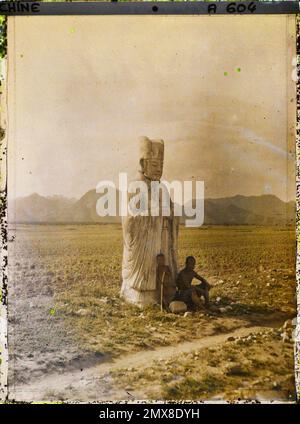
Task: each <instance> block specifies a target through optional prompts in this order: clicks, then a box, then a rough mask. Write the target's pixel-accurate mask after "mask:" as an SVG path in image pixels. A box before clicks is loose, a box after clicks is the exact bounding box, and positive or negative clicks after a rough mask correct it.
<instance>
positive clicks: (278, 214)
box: [8, 190, 295, 225]
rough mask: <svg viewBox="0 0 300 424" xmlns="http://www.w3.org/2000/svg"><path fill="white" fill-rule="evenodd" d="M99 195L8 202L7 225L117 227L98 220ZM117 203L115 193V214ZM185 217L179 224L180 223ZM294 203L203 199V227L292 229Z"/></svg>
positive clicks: (112, 219)
mask: <svg viewBox="0 0 300 424" xmlns="http://www.w3.org/2000/svg"><path fill="white" fill-rule="evenodd" d="M100 196H101V195H100V194H98V193H96V191H95V190H90V191H88V192H87V193H85V194H84V195H83V196H82V197H81V198H80V199H79V200H74V199H67V198H65V197H62V196H52V197H44V196H40V195H38V194H32V195H30V196H27V197H23V198H18V199H16V200H14V201H12V202H9V211H8V214H9V222H18V223H117V222H120V221H121V219H120V217H119V216H116V217H109V216H106V217H100V216H98V214H97V211H96V203H97V200H98V199H99V197H100ZM118 208H119V199H118V193H117V210H118ZM185 219H186V217H185V216H183V217H182V219H181V222H184V220H185ZM294 222H295V202H287V203H286V202H283V201H282V200H280V199H278V197H276V196H274V195H262V196H241V195H237V196H233V197H225V198H218V199H206V200H205V204H204V224H205V225H293V224H294Z"/></svg>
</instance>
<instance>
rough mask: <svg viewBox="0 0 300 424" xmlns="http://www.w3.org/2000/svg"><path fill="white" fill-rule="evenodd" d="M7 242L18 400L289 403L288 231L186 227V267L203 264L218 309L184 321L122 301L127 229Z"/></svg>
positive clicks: (43, 228)
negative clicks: (190, 260) (190, 261)
mask: <svg viewBox="0 0 300 424" xmlns="http://www.w3.org/2000/svg"><path fill="white" fill-rule="evenodd" d="M9 240H10V242H9V255H10V256H9V258H10V261H9V329H10V333H9V348H10V358H11V367H10V393H11V397H13V398H15V399H17V400H21V399H25V400H51V399H52V400H53V399H56V400H57V399H62V400H64V399H73V400H74V399H76V400H95V399H98V400H99V399H110V400H112V399H128V398H132V397H134V398H140V399H141V398H152V399H158V398H159V399H181V398H185V399H211V398H218V396H219V398H221V399H233V398H235V397H236V398H238V397H240V398H245V399H257V398H258V397H259V398H260V399H265V398H266V399H293V397H294V395H295V390H294V383H293V378H292V376H293V346H292V343H291V337H290V335H291V334H290V333H291V323H286V324H285V328H282V325H283V324H284V322H286V321H287V320H288V319H291V318H293V317H294V316H295V315H296V312H295V311H296V309H295V308H296V298H295V272H294V269H295V234H294V231H293V230H292V229H287V228H280V227H274V228H266V227H204V228H199V229H187V228H184V227H181V228H180V238H179V246H180V250H179V266H180V267H182V266H183V264H184V259H185V257H186V256H187V255H194V256H195V257H196V259H197V265H196V270H197V272H198V273H200V274H201V275H203V276H204V277H205V278H206V279H207V280H208V281H210V282H211V283H212V285H213V286H214V288H213V289H212V291H211V295H212V300H213V303H215V304H216V305H218V306H219V307H221V311H222V312H221V313H220V314H217V313H209V312H207V311H206V310H204V309H203V310H200V311H198V312H196V313H193V314H191V315H188V316H187V317H183V316H178V315H173V314H168V313H165V312H163V313H162V312H160V310H159V308H158V307H152V308H147V309H146V310H144V311H141V310H139V309H138V308H136V307H134V306H132V305H128V304H126V303H125V302H124V301H123V300H122V299H120V297H119V291H120V284H121V258H122V230H121V227H120V226H119V225H49V226H47V225H18V226H17V227H15V228H11V229H10V231H9ZM252 330H253V331H252ZM232 334H234V337H233V339H234V340H231V341H228V340H227V339H228V338H229V339H230V336H231V335H232ZM256 334H257V335H256ZM272 352H274V355H273V356H272V355H271V353H272ZM181 355H184V356H181ZM270 355H271V356H272V358H273V359H272V361H273V362H272V361H270V357H269V356H270ZM230 358H231V359H230ZM145 361H146V362H145ZM271 362H272V365H270V364H271ZM128 364H129V365H128ZM162 364H163V366H162ZM230 367H231V368H232V369H233V371H232V369H231V368H230ZM230 370H231V371H230ZM78 373H79V374H78ZM165 374H167V375H165ZM103 376H104V377H105V378H104V380H103V378H102V380H101V377H103ZM77 377H78V378H77ZM81 380H83V381H84V383H83V382H82V381H81ZM100 380H101V381H102V382H101V384H102V385H101V387H100V386H99V384H100V383H99V382H100ZM103 381H105V384H104V383H103ZM149 386H151V387H150V389H149Z"/></svg>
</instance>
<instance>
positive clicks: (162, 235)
mask: <svg viewBox="0 0 300 424" xmlns="http://www.w3.org/2000/svg"><path fill="white" fill-rule="evenodd" d="M146 182H147V184H148V190H149V191H148V192H149V193H150V181H149V180H148V181H147V180H146ZM149 198H150V194H149ZM160 202H161V198H160ZM148 208H149V209H148V216H145V215H142V214H137V215H136V216H127V217H125V218H124V219H123V222H122V226H123V243H124V245H123V248H124V250H123V264H122V279H123V282H122V288H121V295H122V296H123V297H124V298H125V299H126V300H128V301H130V302H132V303H135V304H137V305H139V306H146V305H148V304H152V303H155V302H157V301H158V300H159V287H157V281H156V268H157V266H156V256H157V255H158V253H160V252H161V253H164V255H165V263H166V265H168V266H169V267H170V270H171V274H172V279H173V281H174V282H175V279H176V275H177V240H178V224H179V220H178V218H177V217H174V208H173V203H172V202H171V200H170V210H171V213H170V216H162V212H161V208H159V211H160V212H159V216H151V211H150V202H149V206H148Z"/></svg>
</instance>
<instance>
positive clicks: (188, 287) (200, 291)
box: [176, 256, 211, 309]
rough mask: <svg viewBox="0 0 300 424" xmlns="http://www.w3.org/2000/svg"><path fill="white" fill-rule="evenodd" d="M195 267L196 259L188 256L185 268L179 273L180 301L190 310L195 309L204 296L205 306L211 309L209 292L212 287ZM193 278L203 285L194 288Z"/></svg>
mask: <svg viewBox="0 0 300 424" xmlns="http://www.w3.org/2000/svg"><path fill="white" fill-rule="evenodd" d="M195 265H196V260H195V258H194V257H193V256H188V257H187V258H186V260H185V268H184V269H182V270H181V271H180V272H179V274H178V277H177V281H176V286H177V289H178V297H179V300H182V301H183V302H184V303H186V305H187V307H188V308H189V309H194V308H195V306H199V304H200V298H201V297H202V296H203V297H204V302H205V303H204V304H205V306H206V307H209V290H210V289H211V286H210V284H209V283H208V282H207V281H206V280H205V278H203V277H201V276H200V275H198V274H197V273H196V272H195V271H194V269H195ZM193 278H196V279H197V280H200V281H201V284H198V285H197V286H196V285H195V286H193V285H192V281H193Z"/></svg>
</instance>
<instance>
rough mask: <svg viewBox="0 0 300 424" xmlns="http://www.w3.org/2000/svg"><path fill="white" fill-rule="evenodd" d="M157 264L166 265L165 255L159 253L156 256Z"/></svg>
mask: <svg viewBox="0 0 300 424" xmlns="http://www.w3.org/2000/svg"><path fill="white" fill-rule="evenodd" d="M156 262H157V266H163V265H165V255H164V254H163V253H159V254H158V255H157V256H156Z"/></svg>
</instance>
